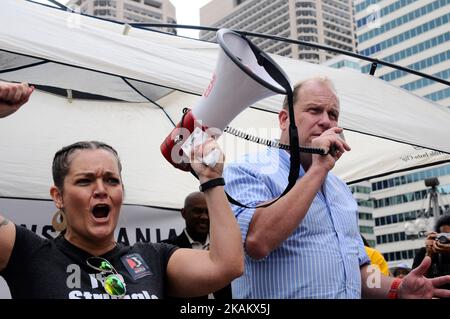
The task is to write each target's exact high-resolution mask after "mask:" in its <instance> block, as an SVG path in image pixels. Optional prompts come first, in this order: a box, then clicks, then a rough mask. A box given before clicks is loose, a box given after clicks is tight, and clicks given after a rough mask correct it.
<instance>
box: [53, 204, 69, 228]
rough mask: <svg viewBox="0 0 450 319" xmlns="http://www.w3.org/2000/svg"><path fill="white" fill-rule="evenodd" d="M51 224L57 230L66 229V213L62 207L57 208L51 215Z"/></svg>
mask: <svg viewBox="0 0 450 319" xmlns="http://www.w3.org/2000/svg"><path fill="white" fill-rule="evenodd" d="M52 226H53V228H54V229H55V230H56V231H58V232H62V231H64V230H66V227H67V223H66V215H65V214H64V211H63V210H62V209H60V210H58V211H57V212H56V213H55V214H54V215H53V219H52Z"/></svg>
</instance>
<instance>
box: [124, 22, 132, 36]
mask: <svg viewBox="0 0 450 319" xmlns="http://www.w3.org/2000/svg"><path fill="white" fill-rule="evenodd" d="M130 30H131V25H129V24H128V23H125V24H124V25H123V31H122V34H123V35H128V32H130Z"/></svg>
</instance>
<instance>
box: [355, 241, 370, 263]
mask: <svg viewBox="0 0 450 319" xmlns="http://www.w3.org/2000/svg"><path fill="white" fill-rule="evenodd" d="M358 240H359V243H358V259H359V266H360V267H362V266H364V265H370V258H369V256H368V255H367V252H366V248H365V247H364V243H363V241H362V238H361V236H360V235H359V234H358Z"/></svg>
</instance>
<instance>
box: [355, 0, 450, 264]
mask: <svg viewBox="0 0 450 319" xmlns="http://www.w3.org/2000/svg"><path fill="white" fill-rule="evenodd" d="M354 5H355V23H356V27H357V30H356V33H357V38H358V52H359V53H360V54H362V55H365V56H370V57H373V58H376V59H379V60H384V61H387V62H390V63H394V64H397V65H401V66H405V67H408V68H410V69H414V70H417V71H421V72H423V73H427V74H431V75H434V76H436V77H439V78H442V79H445V80H448V78H449V74H450V50H449V41H450V32H449V29H448V22H449V18H450V2H449V1H448V0H437V1H436V0H420V1H418V0H383V1H377V0H356V1H355V2H354ZM361 66H362V67H361V70H362V72H363V73H368V72H369V70H370V67H371V64H370V63H369V62H366V61H362V60H361ZM375 76H378V77H381V78H383V79H384V80H385V81H388V82H392V84H394V85H397V86H399V87H401V88H403V89H406V90H409V91H412V92H413V93H414V94H417V95H419V96H423V97H425V98H428V99H430V100H433V101H435V102H437V103H439V104H441V105H443V106H449V107H450V87H448V86H446V85H444V84H440V83H438V82H435V81H432V80H429V79H426V78H421V77H418V76H415V75H412V74H409V73H407V72H403V71H400V70H396V69H392V68H389V67H385V66H382V65H378V68H377V70H376V73H375ZM424 134H425V132H424ZM443 134H444V135H445V132H443ZM424 153H427V152H425V151H424ZM431 177H438V179H439V182H440V185H439V186H438V187H437V191H438V192H439V194H440V196H439V198H440V202H439V205H440V211H441V213H442V212H444V211H445V210H448V207H449V202H450V165H448V164H447V165H443V166H440V167H433V168H427V169H420V170H415V171H411V172H408V173H398V174H395V175H392V176H388V177H384V178H378V179H374V180H371V181H370V183H371V186H372V191H371V192H370V198H371V199H372V201H373V217H374V221H375V228H374V233H375V238H376V242H377V249H379V250H380V251H381V252H382V253H383V254H384V256H385V258H386V260H387V261H388V263H389V264H390V266H395V265H397V264H398V263H400V262H406V263H407V264H409V265H410V266H411V265H412V261H413V258H414V255H415V252H416V251H417V250H418V249H419V248H420V247H423V246H424V238H423V237H419V236H418V235H419V233H418V230H419V229H417V228H416V229H415V230H414V229H413V232H414V235H409V234H408V230H407V229H405V226H407V224H409V225H414V223H416V224H417V223H421V222H423V220H420V219H421V218H422V217H424V218H425V219H424V220H426V221H427V223H428V225H427V228H428V229H430V228H432V226H433V224H434V217H430V216H429V212H428V206H429V203H430V201H429V196H430V195H429V194H430V187H427V186H426V185H425V180H426V179H427V178H431ZM413 228H414V227H413ZM422 235H423V234H422Z"/></svg>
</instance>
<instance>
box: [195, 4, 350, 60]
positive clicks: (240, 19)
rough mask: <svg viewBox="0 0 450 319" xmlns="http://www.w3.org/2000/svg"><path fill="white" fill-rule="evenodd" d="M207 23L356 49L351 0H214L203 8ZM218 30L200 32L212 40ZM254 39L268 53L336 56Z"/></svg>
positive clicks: (309, 57) (203, 20) (303, 57)
mask: <svg viewBox="0 0 450 319" xmlns="http://www.w3.org/2000/svg"><path fill="white" fill-rule="evenodd" d="M200 23H201V25H204V26H213V27H219V28H228V29H235V30H245V31H251V32H257V33H263V34H267V35H275V36H281V37H286V38H291V39H297V40H301V41H306V42H315V43H319V44H323V45H327V46H331V47H335V48H339V49H342V50H346V51H352V52H355V48H356V41H355V32H354V27H353V10H352V1H351V0H316V1H311V0H240V1H239V0H213V1H211V2H209V3H208V4H206V5H205V6H203V7H202V8H201V9H200ZM214 36H215V32H205V31H202V32H200V38H201V39H204V40H213V39H214ZM252 42H253V43H255V44H256V45H257V46H258V47H260V48H261V49H262V50H264V51H265V52H268V53H274V54H279V55H283V56H289V57H292V58H296V59H301V60H304V61H308V62H313V63H319V62H323V61H326V60H327V59H329V58H331V57H332V56H334V53H332V52H325V51H323V50H318V49H316V48H311V47H308V46H303V45H295V44H289V43H286V42H281V41H275V40H270V39H263V38H252Z"/></svg>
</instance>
